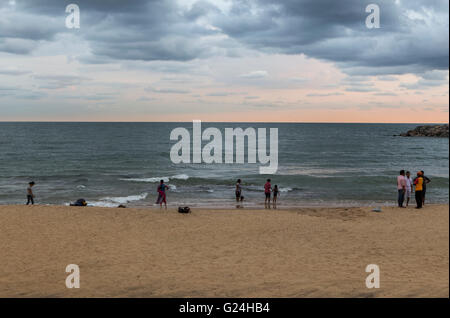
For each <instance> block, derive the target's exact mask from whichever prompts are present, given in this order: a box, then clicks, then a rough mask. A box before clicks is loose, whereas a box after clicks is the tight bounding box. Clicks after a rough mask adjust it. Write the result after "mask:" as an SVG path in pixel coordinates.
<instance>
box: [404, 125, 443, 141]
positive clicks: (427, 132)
mask: <svg viewBox="0 0 450 318" xmlns="http://www.w3.org/2000/svg"><path fill="white" fill-rule="evenodd" d="M400 136H402V137H443V138H445V137H446V138H448V124H446V125H426V126H417V127H416V128H414V129H412V130H410V131H408V132H406V133H403V134H400Z"/></svg>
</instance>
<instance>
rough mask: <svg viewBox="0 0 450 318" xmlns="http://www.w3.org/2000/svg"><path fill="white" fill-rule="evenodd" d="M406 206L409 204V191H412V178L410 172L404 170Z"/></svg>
mask: <svg viewBox="0 0 450 318" xmlns="http://www.w3.org/2000/svg"><path fill="white" fill-rule="evenodd" d="M405 180H406V206H408V204H409V200H410V199H411V193H412V191H413V180H412V179H411V172H409V171H406V177H405Z"/></svg>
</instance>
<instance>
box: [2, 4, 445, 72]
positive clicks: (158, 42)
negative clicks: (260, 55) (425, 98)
mask: <svg viewBox="0 0 450 318" xmlns="http://www.w3.org/2000/svg"><path fill="white" fill-rule="evenodd" d="M69 3H76V4H78V5H79V7H80V9H81V29H79V30H68V29H66V28H65V27H64V20H65V17H66V13H65V6H66V5H67V4H69ZM180 3H182V2H180ZM370 3H376V4H378V5H379V7H380V10H381V28H380V29H368V28H367V27H366V25H365V20H366V17H367V15H368V13H366V12H365V8H366V6H367V5H368V4H370ZM13 7H14V8H13ZM0 10H1V11H0V17H1V18H2V19H0V51H4V52H9V53H15V54H27V53H30V52H32V50H33V49H35V48H36V46H37V45H38V44H39V43H40V41H56V40H55V37H56V35H57V34H58V33H67V32H70V33H72V34H75V35H78V36H79V37H80V38H81V39H83V40H86V41H87V43H88V44H89V47H90V53H89V55H88V56H85V57H82V61H83V62H88V63H107V62H110V61H114V60H130V61H135V60H136V61H189V60H193V59H196V58H207V57H210V56H215V55H226V56H227V55H228V56H231V55H233V54H235V52H236V43H240V45H241V46H242V47H247V48H252V49H255V50H258V51H262V52H267V53H284V54H305V55H307V56H309V57H313V58H318V59H322V60H328V61H332V62H335V63H336V64H337V66H338V67H340V68H341V69H342V70H343V71H344V72H346V73H347V74H350V75H386V74H403V73H424V72H426V71H429V70H436V69H437V70H447V69H448V55H449V51H448V1H446V0H431V1H430V0H412V1H409V0H408V1H394V0H379V1H373V0H362V1H361V0H345V1H336V0H284V1H275V0H259V1H256V0H254V1H251V0H233V1H232V5H231V8H230V10H229V12H228V11H221V10H219V8H218V7H217V6H216V5H215V4H214V1H212V0H211V1H207V0H200V1H198V2H196V3H194V4H193V5H192V6H191V7H187V6H186V7H185V6H180V5H179V4H177V2H175V1H161V0H155V1H150V0H134V1H121V0H90V1H87V0H70V1H66V0H33V1H32V0H16V4H15V5H14V6H12V5H11V4H10V3H9V1H2V2H1V4H0ZM205 21H206V22H205Z"/></svg>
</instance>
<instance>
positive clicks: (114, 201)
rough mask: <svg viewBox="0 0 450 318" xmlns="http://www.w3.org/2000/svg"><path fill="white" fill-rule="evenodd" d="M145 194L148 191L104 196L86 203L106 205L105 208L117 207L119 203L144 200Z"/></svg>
mask: <svg viewBox="0 0 450 318" xmlns="http://www.w3.org/2000/svg"><path fill="white" fill-rule="evenodd" d="M147 196H148V193H142V194H138V195H129V196H126V197H106V198H102V199H100V200H99V201H93V202H88V205H90V206H99V207H107V208H110V207H117V206H118V205H120V204H125V203H130V202H134V201H140V200H144V199H145V198H146V197H147Z"/></svg>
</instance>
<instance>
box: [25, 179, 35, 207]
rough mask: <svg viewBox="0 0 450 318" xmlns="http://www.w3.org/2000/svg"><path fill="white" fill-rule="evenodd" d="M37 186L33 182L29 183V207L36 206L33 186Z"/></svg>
mask: <svg viewBox="0 0 450 318" xmlns="http://www.w3.org/2000/svg"><path fill="white" fill-rule="evenodd" d="M34 185H35V183H34V181H31V182H30V183H28V188H27V205H28V204H30V203H31V205H34V193H33V189H32V188H33V186H34Z"/></svg>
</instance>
